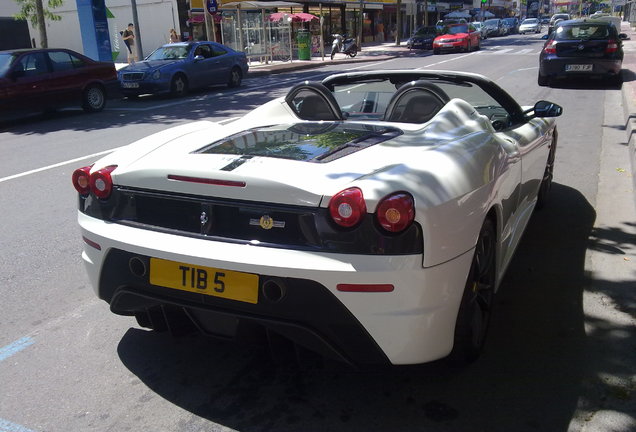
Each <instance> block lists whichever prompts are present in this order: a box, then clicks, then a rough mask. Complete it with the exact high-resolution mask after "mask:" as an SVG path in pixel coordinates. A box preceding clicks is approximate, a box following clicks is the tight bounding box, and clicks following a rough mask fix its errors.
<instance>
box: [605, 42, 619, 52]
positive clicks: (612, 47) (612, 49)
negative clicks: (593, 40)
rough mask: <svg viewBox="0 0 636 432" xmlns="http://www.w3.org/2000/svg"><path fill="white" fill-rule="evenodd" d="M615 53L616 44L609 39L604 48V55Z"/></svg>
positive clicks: (616, 49)
mask: <svg viewBox="0 0 636 432" xmlns="http://www.w3.org/2000/svg"><path fill="white" fill-rule="evenodd" d="M616 51H618V43H617V42H616V41H615V40H613V39H610V40H609V41H607V46H606V47H605V54H611V53H615V52H616Z"/></svg>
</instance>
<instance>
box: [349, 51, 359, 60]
mask: <svg viewBox="0 0 636 432" xmlns="http://www.w3.org/2000/svg"><path fill="white" fill-rule="evenodd" d="M357 55H358V51H351V52H350V53H349V57H351V58H354V57H355V56H357Z"/></svg>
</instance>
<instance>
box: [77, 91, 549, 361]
mask: <svg viewBox="0 0 636 432" xmlns="http://www.w3.org/2000/svg"><path fill="white" fill-rule="evenodd" d="M347 121H348V120H346V121H345V123H346V122H347ZM302 122H303V120H299V119H298V117H297V115H296V114H295V113H294V111H293V110H292V109H291V108H290V106H289V105H288V103H287V102H286V100H285V98H278V99H275V100H273V101H271V102H268V103H267V104H264V105H262V106H261V107H259V108H257V109H255V110H253V111H252V112H250V113H248V114H247V115H245V116H244V117H242V118H240V119H238V120H236V121H233V122H230V123H228V124H226V125H220V124H217V123H212V122H205V121H204V122H194V123H190V124H187V125H183V126H179V127H176V128H172V129H168V130H166V131H164V132H160V133H157V134H154V135H152V136H149V137H147V138H144V139H142V140H140V141H138V142H137V143H133V144H131V145H129V146H126V147H124V148H122V149H120V150H118V151H116V152H114V153H112V154H109V155H107V156H105V157H104V158H102V159H100V160H99V161H97V162H96V163H95V165H94V166H93V167H92V172H96V171H97V170H100V169H102V168H104V167H107V166H111V165H117V168H116V169H115V170H114V171H113V172H112V180H113V183H114V185H116V186H117V185H120V186H125V187H132V188H137V189H140V190H148V191H161V193H166V194H170V195H174V196H182V195H184V196H185V195H187V196H195V197H201V198H205V197H211V198H214V199H220V200H226V201H234V200H236V201H239V202H246V203H250V202H255V203H261V202H264V201H266V202H267V203H272V204H276V205H284V206H294V207H303V208H304V207H306V208H322V209H327V208H328V205H329V202H330V200H331V198H332V197H333V196H334V195H335V194H337V193H339V192H340V191H342V190H344V189H347V188H351V187H357V188H359V189H360V190H361V191H362V194H363V196H364V200H365V203H366V206H367V213H368V214H373V213H374V212H375V211H376V208H377V206H378V204H379V202H380V201H381V200H382V199H383V198H384V197H386V196H387V195H388V194H391V193H394V192H396V191H407V192H408V193H409V194H410V195H411V196H412V197H413V199H414V202H415V208H416V211H415V221H414V222H415V223H416V224H418V225H419V226H420V227H421V232H422V239H423V244H422V249H423V253H415V254H403V255H383V254H380V255H368V254H344V253H330V252H327V251H311V250H298V249H294V248H290V249H287V248H280V247H262V246H260V245H259V243H258V242H253V243H248V244H237V243H231V242H224V241H218V240H214V239H205V238H197V237H194V236H187V235H176V234H174V233H169V232H158V231H157V230H152V229H142V228H140V227H136V226H128V225H125V224H120V223H112V222H109V221H106V220H101V219H99V218H96V217H93V216H90V215H88V214H85V213H84V212H83V211H81V210H80V211H79V213H78V221H79V225H80V227H81V231H82V235H83V236H84V238H85V239H86V240H85V242H86V245H85V247H84V252H83V254H82V256H83V260H84V263H85V266H86V269H87V271H88V274H89V277H90V280H91V283H92V284H93V286H94V288H95V292H96V294H97V295H98V296H101V293H100V281H101V280H102V279H103V274H102V265H103V263H104V260H105V258H106V256H107V255H108V253H109V251H111V250H122V251H126V252H129V253H131V254H139V255H143V256H149V257H154V258H160V259H165V260H170V261H175V262H179V263H188V264H191V265H196V266H205V267H210V268H218V269H224V270H232V271H237V272H244V273H252V274H261V275H268V276H272V277H279V278H299V279H307V280H311V281H315V282H317V283H319V284H321V285H322V286H324V287H325V288H326V289H327V290H328V291H329V292H330V293H331V294H332V295H333V296H334V297H335V298H337V299H338V301H339V302H341V303H342V305H344V306H345V307H346V309H347V310H348V311H350V312H351V314H352V315H353V316H355V318H356V319H357V320H358V322H359V323H360V324H361V326H362V327H363V328H364V329H365V330H366V331H367V332H368V333H369V335H370V336H371V337H372V338H373V340H374V341H375V343H376V344H377V345H378V346H379V347H380V348H381V350H382V352H383V353H384V355H386V357H387V359H388V360H389V361H390V363H392V364H414V363H423V362H427V361H432V360H435V359H439V358H442V357H444V356H446V355H447V354H449V353H450V352H451V349H452V348H453V335H454V331H455V323H456V320H457V315H458V310H459V306H460V300H461V298H462V294H463V292H464V288H465V285H466V279H467V275H468V273H469V270H470V268H471V263H472V260H473V252H474V248H475V245H476V243H477V239H478V236H479V233H480V229H481V227H482V226H483V224H484V220H485V218H486V217H487V215H488V214H489V213H491V214H495V215H496V219H497V224H496V227H497V233H496V234H497V246H496V247H497V254H496V258H497V265H496V286H495V290H496V289H497V287H498V284H499V282H500V281H501V279H502V278H503V275H504V272H505V270H506V268H507V266H508V264H509V262H510V260H511V259H512V256H513V253H514V251H515V249H516V248H517V246H518V244H519V241H520V239H521V237H522V234H523V231H524V229H525V227H526V225H527V223H528V221H529V219H530V216H531V214H532V212H533V210H534V207H535V205H536V202H537V192H538V189H539V186H540V184H541V180H542V178H543V176H544V170H545V169H546V160H547V159H548V155H549V152H550V148H551V143H552V140H553V135H552V133H553V130H554V120H553V119H546V118H532V119H528V120H527V121H525V122H524V123H523V124H519V125H515V126H513V127H509V128H507V129H504V130H499V131H497V130H495V129H494V126H493V122H492V119H491V118H488V117H487V116H486V115H483V114H480V112H479V111H478V110H477V109H476V108H475V107H474V106H473V105H471V104H470V103H468V102H466V101H465V100H462V99H458V98H455V99H451V100H450V101H449V102H447V103H446V105H444V107H443V108H441V110H440V111H439V112H438V113H437V114H436V115H435V116H434V117H433V118H432V119H431V120H430V121H427V122H425V123H422V124H411V123H392V124H390V126H391V127H394V128H399V130H400V131H401V134H399V135H398V136H395V137H393V138H391V139H389V140H386V141H383V142H379V143H377V144H374V145H371V146H369V147H366V148H364V149H363V150H359V151H356V152H353V153H351V154H347V155H346V156H344V157H340V158H336V159H334V160H330V161H329V162H327V163H308V162H306V161H302V160H289V159H283V158H273V157H264V156H252V157H250V158H248V159H246V160H245V161H243V162H242V164H240V165H239V166H237V167H235V168H232V169H231V170H224V169H223V168H224V167H226V166H228V164H231V163H233V162H234V161H235V160H236V159H237V155H236V154H201V153H196V151H198V150H200V149H201V148H203V147H205V146H207V145H208V144H212V143H217V142H221V140H224V139H226V137H231V136H233V135H235V134H239V133H241V132H243V131H246V130H250V129H255V128H259V127H271V125H280V128H281V130H285V128H286V127H288V126H289V125H293V124H297V123H302ZM355 123H356V124H358V125H363V126H364V125H369V126H377V125H378V124H380V125H382V124H386V123H387V122H383V121H381V120H380V121H378V120H373V119H371V120H369V119H360V120H355ZM250 145H251V142H250V137H249V135H246V138H245V146H246V147H247V146H250ZM170 175H172V176H175V175H176V176H181V177H186V178H205V179H214V180H218V181H223V182H244V183H245V186H244V187H234V186H227V185H216V184H204V183H200V182H188V181H179V180H174V179H170V178H168V176H170ZM95 245H98V246H99V247H96V246H95ZM338 284H392V285H393V286H394V287H395V289H394V291H392V292H381V293H358V292H341V291H339V290H338V289H337V285H338ZM396 335H399V337H396Z"/></svg>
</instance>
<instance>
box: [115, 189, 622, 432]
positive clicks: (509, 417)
mask: <svg viewBox="0 0 636 432" xmlns="http://www.w3.org/2000/svg"><path fill="white" fill-rule="evenodd" d="M595 217H596V214H595V211H594V210H593V208H592V207H591V206H590V204H589V203H588V202H587V200H586V199H585V198H584V197H583V195H582V194H580V193H579V192H578V191H576V190H574V189H572V188H570V187H567V186H563V185H558V184H556V185H554V188H553V191H552V195H551V201H550V203H549V205H548V207H547V208H545V209H544V210H542V211H539V212H536V213H535V215H534V216H533V218H532V220H531V221H530V225H529V227H528V230H527V232H526V234H525V235H524V238H523V240H522V243H521V245H520V246H519V250H518V251H517V254H516V257H515V258H514V260H513V262H512V264H511V266H510V268H509V269H508V273H507V276H506V278H505V280H504V282H503V284H502V286H501V289H500V291H499V294H498V296H497V301H496V306H495V307H496V310H495V314H494V320H493V322H492V327H491V332H490V336H489V340H488V342H487V345H486V350H485V352H484V355H483V356H482V357H481V358H480V359H479V360H478V361H477V362H476V363H475V364H473V365H472V366H470V367H468V368H466V369H461V370H453V369H450V368H448V367H447V366H445V364H444V363H443V362H436V363H432V364H429V365H422V366H409V367H396V368H393V369H385V370H378V371H373V372H368V371H366V372H358V371H352V370H350V369H347V368H346V367H345V366H341V365H334V364H326V365H323V366H322V367H309V368H306V369H304V370H301V371H298V370H296V371H293V370H291V371H290V370H286V369H284V368H281V367H276V366H275V365H274V364H272V362H271V361H270V360H269V357H268V356H267V355H266V352H265V351H260V350H256V349H250V348H247V347H245V346H237V345H235V344H232V343H229V342H219V341H216V340H211V339H206V338H203V337H189V338H185V339H173V338H171V337H168V336H165V335H160V334H155V333H153V332H147V331H143V330H139V329H134V328H131V329H130V330H129V331H128V332H127V333H126V334H125V335H124V336H123V338H122V339H121V342H120V344H119V347H118V352H119V356H120V358H121V361H122V362H123V364H124V365H125V366H126V367H127V368H128V369H129V370H130V371H131V372H132V373H134V374H135V375H136V376H138V377H139V378H140V379H141V380H142V381H143V382H144V383H145V384H146V385H147V386H148V387H149V388H150V389H151V390H152V391H154V392H156V393H157V394H159V395H160V396H161V397H163V398H165V399H166V400H168V401H170V402H172V403H174V404H175V405H177V406H179V407H181V408H183V409H185V410H188V411H190V412H191V413H193V414H195V415H196V416H198V417H200V418H201V422H203V423H205V420H204V419H207V420H210V421H212V422H215V423H218V424H222V425H224V426H227V427H230V428H233V429H237V430H241V431H249V432H256V431H269V430H276V431H324V430H328V431H336V432H338V431H342V432H349V431H370V430H373V431H379V430H382V431H414V430H426V431H566V430H567V429H568V425H569V424H570V422H571V420H572V419H573V416H574V415H575V412H576V411H577V408H578V407H580V406H581V405H583V406H584V405H585V404H586V403H587V402H586V398H588V397H594V395H596V394H597V393H598V396H599V397H598V400H597V401H596V402H595V403H599V402H598V401H601V402H600V403H601V404H602V405H603V406H604V407H609V408H608V409H611V408H613V409H617V408H616V407H614V406H613V405H614V402H615V401H618V400H619V399H621V398H623V399H621V400H623V401H624V397H625V393H619V392H616V391H615V389H613V388H612V387H611V385H609V384H608V383H605V382H604V381H603V380H602V379H601V377H602V376H603V375H604V374H606V373H627V374H629V366H628V363H629V362H626V361H625V359H621V358H619V357H618V356H619V355H618V353H616V351H613V350H601V351H600V352H599V351H596V352H597V354H595V355H589V353H588V352H589V350H590V348H591V345H590V344H596V343H599V342H602V343H603V344H605V345H608V346H611V345H612V344H616V343H618V342H621V337H622V336H621V330H625V329H621V328H616V326H615V325H614V324H612V323H610V322H602V320H601V319H599V318H598V317H587V316H585V315H584V313H583V292H584V290H586V289H587V287H588V285H589V283H590V279H589V275H586V274H585V270H584V268H585V267H584V264H585V255H586V249H587V248H588V245H589V243H588V242H589V240H588V239H589V237H590V234H591V232H592V226H593V223H594V220H595ZM602 234H603V233H597V235H602ZM607 234H608V235H607V237H608V238H613V237H614V234H613V233H607ZM616 247H619V246H616ZM598 282H599V281H595V283H598ZM612 289H614V292H620V290H621V289H625V287H610V288H608V290H607V292H606V295H608V296H611V295H612ZM631 305H632V307H633V306H634V302H631ZM584 326H589V327H591V328H593V330H592V331H591V333H590V336H586V332H585V328H584ZM590 389H592V390H590ZM590 395H591V396H590ZM628 396H629V395H628Z"/></svg>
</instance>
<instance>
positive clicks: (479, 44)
mask: <svg viewBox="0 0 636 432" xmlns="http://www.w3.org/2000/svg"><path fill="white" fill-rule="evenodd" d="M480 49H481V39H477V46H476V47H475V51H479V50H480Z"/></svg>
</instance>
